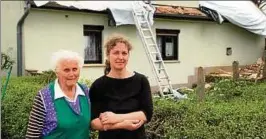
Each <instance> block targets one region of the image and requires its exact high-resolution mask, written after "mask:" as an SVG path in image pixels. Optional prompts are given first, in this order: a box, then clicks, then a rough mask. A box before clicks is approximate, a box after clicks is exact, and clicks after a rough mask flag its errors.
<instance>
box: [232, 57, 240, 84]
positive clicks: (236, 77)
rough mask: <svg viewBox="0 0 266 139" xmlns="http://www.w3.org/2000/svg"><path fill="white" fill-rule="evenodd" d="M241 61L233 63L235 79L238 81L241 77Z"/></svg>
mask: <svg viewBox="0 0 266 139" xmlns="http://www.w3.org/2000/svg"><path fill="white" fill-rule="evenodd" d="M238 67H239V63H238V61H234V62H233V64H232V68H233V80H234V81H236V80H237V79H238V78H239V68H238Z"/></svg>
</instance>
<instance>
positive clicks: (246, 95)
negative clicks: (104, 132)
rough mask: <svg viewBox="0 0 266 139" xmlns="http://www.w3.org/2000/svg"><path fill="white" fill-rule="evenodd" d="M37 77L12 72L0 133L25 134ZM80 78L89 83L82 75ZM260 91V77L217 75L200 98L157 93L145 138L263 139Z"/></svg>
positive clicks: (265, 124)
mask: <svg viewBox="0 0 266 139" xmlns="http://www.w3.org/2000/svg"><path fill="white" fill-rule="evenodd" d="M37 81H41V77H39V76H30V77H19V78H17V77H13V78H11V80H10V82H9V86H8V89H7V94H6V96H5V98H4V100H3V101H2V106H1V108H2V110H1V116H2V121H1V124H2V138H5V139H9V138H10V139H21V138H25V132H26V128H27V122H28V117H29V113H30V110H31V106H32V102H33V99H34V96H35V95H36V93H37V91H38V90H39V89H41V88H42V87H44V85H45V84H44V83H40V82H37ZM2 82H3V80H2ZM81 82H83V83H86V82H87V84H88V85H89V84H91V82H90V81H89V80H85V79H81ZM237 91H238V92H237ZM235 92H237V93H235ZM265 92H266V84H265V83H258V84H254V83H252V82H247V81H239V82H234V81H232V80H221V81H219V82H217V83H216V84H215V86H214V88H213V89H212V90H210V91H209V92H206V97H205V99H204V101H203V102H198V101H197V99H196V95H195V93H194V92H190V93H189V98H190V99H187V100H181V101H175V100H165V99H158V98H156V99H154V100H153V101H154V115H153V118H152V120H151V122H150V123H148V124H147V125H146V129H147V134H148V138H149V139H223V138H226V139H236V138H239V139H242V138H247V139H248V138H250V139H254V138H256V139H264V138H266V110H265V106H266V100H265V98H266V96H265ZM221 94H224V95H221ZM224 96H227V97H224ZM96 137H97V132H92V139H96Z"/></svg>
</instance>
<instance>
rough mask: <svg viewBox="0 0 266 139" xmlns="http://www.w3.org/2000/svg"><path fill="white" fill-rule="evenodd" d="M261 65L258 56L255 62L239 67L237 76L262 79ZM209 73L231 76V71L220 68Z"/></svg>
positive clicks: (262, 62)
mask: <svg viewBox="0 0 266 139" xmlns="http://www.w3.org/2000/svg"><path fill="white" fill-rule="evenodd" d="M263 66H264V61H263V60H262V58H259V59H258V60H257V62H256V63H254V64H251V65H246V66H244V67H242V68H239V76H240V78H245V79H251V80H252V79H262V70H263ZM209 75H211V76H219V77H232V76H233V73H232V72H228V71H225V70H222V69H218V70H217V71H215V72H211V73H210V74H209Z"/></svg>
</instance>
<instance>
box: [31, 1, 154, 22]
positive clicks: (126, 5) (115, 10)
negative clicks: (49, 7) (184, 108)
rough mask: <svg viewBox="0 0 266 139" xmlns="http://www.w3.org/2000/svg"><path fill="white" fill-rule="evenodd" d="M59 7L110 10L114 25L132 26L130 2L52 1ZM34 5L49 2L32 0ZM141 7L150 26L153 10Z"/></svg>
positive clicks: (38, 5)
mask: <svg viewBox="0 0 266 139" xmlns="http://www.w3.org/2000/svg"><path fill="white" fill-rule="evenodd" d="M53 2H56V3H57V4H59V5H62V6H67V7H71V6H73V7H75V8H77V9H80V10H81V9H88V10H94V11H104V10H106V9H110V11H111V13H112V15H113V18H114V20H115V22H116V25H117V26H119V25H128V24H132V25H134V24H135V22H134V19H133V15H132V10H133V9H132V1H53ZM34 3H35V4H36V6H37V7H40V6H43V5H45V4H47V3H49V1H39V0H34ZM139 3H140V4H141V5H143V9H142V10H145V11H147V12H145V13H146V14H147V16H148V19H149V22H150V23H151V25H152V24H153V14H154V12H155V8H153V7H151V6H150V5H148V4H145V3H144V2H139Z"/></svg>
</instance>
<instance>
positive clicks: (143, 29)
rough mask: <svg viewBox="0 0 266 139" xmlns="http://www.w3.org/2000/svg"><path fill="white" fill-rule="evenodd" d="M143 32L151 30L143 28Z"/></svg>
mask: <svg viewBox="0 0 266 139" xmlns="http://www.w3.org/2000/svg"><path fill="white" fill-rule="evenodd" d="M141 30H142V31H148V30H149V29H148V28H142V29H141Z"/></svg>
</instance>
